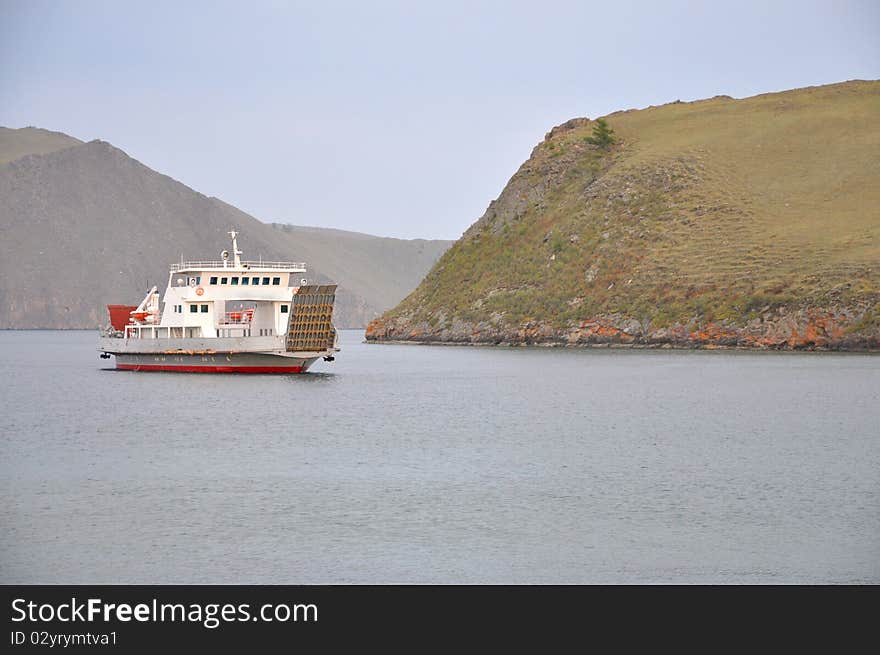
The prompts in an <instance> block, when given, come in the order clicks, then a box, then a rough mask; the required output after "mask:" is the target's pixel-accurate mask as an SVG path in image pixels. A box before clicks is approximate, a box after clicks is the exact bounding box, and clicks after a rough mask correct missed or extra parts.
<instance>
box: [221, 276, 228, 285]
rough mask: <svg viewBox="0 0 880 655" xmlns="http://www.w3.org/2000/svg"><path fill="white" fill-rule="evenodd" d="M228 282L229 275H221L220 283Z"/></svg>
mask: <svg viewBox="0 0 880 655" xmlns="http://www.w3.org/2000/svg"><path fill="white" fill-rule="evenodd" d="M227 282H229V278H228V277H221V278H220V284H226V283H227Z"/></svg>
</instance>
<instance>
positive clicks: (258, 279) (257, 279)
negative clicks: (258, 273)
mask: <svg viewBox="0 0 880 655" xmlns="http://www.w3.org/2000/svg"><path fill="white" fill-rule="evenodd" d="M259 283H260V278H258V277H255V278H254V284H255V285H257V284H259Z"/></svg>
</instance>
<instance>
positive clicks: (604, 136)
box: [587, 118, 616, 150]
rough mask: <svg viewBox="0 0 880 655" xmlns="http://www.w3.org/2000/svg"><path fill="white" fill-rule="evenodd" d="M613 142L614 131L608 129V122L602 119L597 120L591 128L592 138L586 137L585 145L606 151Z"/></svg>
mask: <svg viewBox="0 0 880 655" xmlns="http://www.w3.org/2000/svg"><path fill="white" fill-rule="evenodd" d="M615 141H616V139H615V138H614V130H612V129H611V128H610V127H608V122H607V121H606V120H605V119H604V118H597V119H596V124H595V125H594V126H593V136H590V137H587V143H590V144H592V145H594V146H599V147H600V148H602V149H603V150H607V149H608V147H609V146H610V145H611V144H612V143H614V142H615Z"/></svg>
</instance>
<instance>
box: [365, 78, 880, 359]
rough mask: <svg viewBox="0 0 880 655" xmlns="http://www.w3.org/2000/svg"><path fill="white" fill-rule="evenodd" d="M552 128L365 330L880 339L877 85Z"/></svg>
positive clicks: (771, 341)
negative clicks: (600, 134)
mask: <svg viewBox="0 0 880 655" xmlns="http://www.w3.org/2000/svg"><path fill="white" fill-rule="evenodd" d="M607 120H608V123H609V124H610V126H611V127H612V128H613V129H614V130H615V133H616V136H617V137H618V140H617V143H615V144H614V145H613V146H612V147H611V148H610V149H608V150H607V151H603V150H602V149H599V148H597V147H596V146H594V145H591V144H590V143H588V142H587V141H586V139H587V138H588V137H589V135H590V134H591V132H592V128H593V127H594V123H593V122H591V121H590V120H588V119H574V120H571V121H569V122H567V123H565V124H564V125H561V126H559V127H556V128H554V129H553V130H552V131H551V132H550V133H549V134H548V135H547V136H546V138H545V139H544V141H543V142H541V143H540V144H539V145H538V146H537V147H536V148H535V149H534V151H533V152H532V155H531V157H530V158H529V160H528V161H526V162H525V163H524V164H523V165H522V166H521V167H520V169H519V170H518V171H517V172H516V174H515V175H514V176H513V177H512V178H511V180H510V182H509V183H508V185H507V187H506V188H505V189H504V190H503V192H502V193H501V195H500V196H499V197H498V199H497V200H495V201H494V202H492V203H491V204H490V205H489V208H488V209H487V211H486V213H485V214H484V215H483V216H482V218H480V219H479V220H478V221H477V222H476V223H475V224H474V225H473V226H471V228H470V229H469V230H468V231H467V232H466V233H465V235H464V236H463V237H462V238H461V239H460V240H459V241H458V242H457V243H456V244H455V245H454V246H453V247H452V248H451V249H450V250H449V251H447V253H446V254H445V255H444V256H443V257H442V258H441V259H440V261H439V262H438V263H437V264H436V265H435V266H434V268H433V269H432V271H431V272H430V273H429V274H428V276H427V277H426V279H425V280H424V281H423V282H422V284H421V285H420V286H419V287H418V288H417V289H416V290H415V291H414V292H413V293H412V294H411V295H410V296H409V297H407V298H406V299H405V300H404V301H403V302H402V303H401V304H400V305H399V306H397V307H396V308H394V309H393V310H391V311H390V312H388V313H386V314H385V315H384V316H382V317H381V318H380V319H378V320H376V321H375V322H373V323H372V324H371V325H370V326H369V327H368V332H367V338H368V340H374V341H381V340H402V341H417V342H448V343H496V344H497V343H515V344H520V343H544V344H561V345H589V344H609V343H610V344H632V345H666V346H683V347H695V346H696V347H700V346H752V347H766V348H878V347H880V308H878V300H880V82H876V81H871V82H862V81H855V82H847V83H841V84H834V85H829V86H822V87H812V88H806V89H797V90H793V91H786V92H782V93H771V94H765V95H760V96H756V97H753V98H747V99H742V100H733V99H731V98H728V97H716V98H712V99H709V100H703V101H697V102H690V103H681V102H675V103H672V104H668V105H663V106H660V107H651V108H648V109H644V110H638V111H636V110H630V111H626V112H617V113H615V114H612V115H610V116H608V117H607Z"/></svg>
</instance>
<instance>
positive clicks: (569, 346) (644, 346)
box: [362, 339, 880, 355]
mask: <svg viewBox="0 0 880 655" xmlns="http://www.w3.org/2000/svg"><path fill="white" fill-rule="evenodd" d="M362 343H365V344H370V345H380V346H381V345H391V346H443V347H449V346H472V347H479V348H559V349H562V350H677V351H682V350H690V351H710V352H711V351H719V350H720V351H736V352H754V353H760V352H766V353H837V354H841V353H846V354H855V355H880V348H871V347H856V348H851V347H850V348H847V347H828V346H810V347H807V346H805V347H796V348H793V347H791V346H780V347H771V346H749V345H728V344H704V345H699V344H697V345H695V344H680V343H670V342H666V343H560V342H555V341H554V342H544V343H540V342H538V343H527V342H518V343H517V342H499V343H494V342H487V341H421V340H416V339H364V340H363V342H362Z"/></svg>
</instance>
